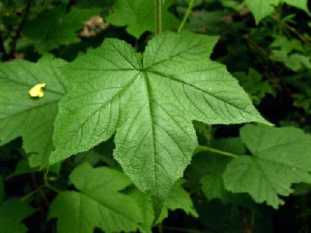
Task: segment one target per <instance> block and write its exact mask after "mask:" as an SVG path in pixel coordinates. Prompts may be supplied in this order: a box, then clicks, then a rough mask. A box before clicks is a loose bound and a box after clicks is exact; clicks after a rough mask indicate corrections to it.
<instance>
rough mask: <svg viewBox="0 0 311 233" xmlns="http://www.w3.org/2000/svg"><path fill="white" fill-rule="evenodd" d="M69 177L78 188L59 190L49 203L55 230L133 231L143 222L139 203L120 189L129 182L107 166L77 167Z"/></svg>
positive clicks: (86, 232)
mask: <svg viewBox="0 0 311 233" xmlns="http://www.w3.org/2000/svg"><path fill="white" fill-rule="evenodd" d="M70 180H71V181H72V183H73V184H74V185H75V187H76V188H77V189H78V190H79V192H77V191H71V192H64V193H60V194H59V195H58V196H57V198H56V199H55V200H54V202H53V203H52V206H51V212H50V217H51V218H58V226H57V227H58V233H68V232H75V233H93V231H94V229H95V227H99V228H100V229H102V230H103V231H105V232H121V231H125V232H129V231H135V230H136V229H137V228H138V224H139V223H140V222H142V216H141V215H140V209H139V206H138V205H137V204H136V202H135V201H134V199H132V198H130V197H129V196H128V195H125V194H122V193H121V192H120V191H122V190H124V189H125V188H127V187H128V186H129V185H130V184H131V182H130V180H129V179H128V178H127V177H126V176H125V175H124V174H122V173H121V172H119V171H116V170H112V169H110V168H104V167H103V168H96V169H94V168H92V167H91V166H90V165H88V164H83V165H81V166H79V167H77V168H76V169H75V170H74V171H73V173H72V174H71V176H70Z"/></svg>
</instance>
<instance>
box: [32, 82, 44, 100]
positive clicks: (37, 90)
mask: <svg viewBox="0 0 311 233" xmlns="http://www.w3.org/2000/svg"><path fill="white" fill-rule="evenodd" d="M45 87H46V83H38V84H36V85H34V86H33V87H32V88H31V89H30V90H29V92H28V94H29V95H30V96H31V97H33V98H42V97H43V96H44V88H45Z"/></svg>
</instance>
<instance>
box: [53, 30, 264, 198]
mask: <svg viewBox="0 0 311 233" xmlns="http://www.w3.org/2000/svg"><path fill="white" fill-rule="evenodd" d="M216 41H217V39H216V38H215V37H208V36H203V35H195V34H192V33H179V34H178V33H163V34H161V35H160V36H158V37H155V38H154V39H153V40H151V41H150V42H149V44H148V46H147V48H146V50H145V52H144V55H143V56H142V55H141V54H138V53H136V52H135V50H134V49H133V48H132V47H131V46H129V45H128V44H127V43H125V42H123V41H120V40H115V39H107V40H106V41H105V42H104V44H103V45H102V47H100V48H98V49H94V50H91V51H89V52H88V53H87V54H86V55H84V56H81V57H79V58H78V59H77V60H75V61H74V62H73V63H71V64H69V65H68V66H66V68H65V70H64V71H65V72H66V74H67V75H68V76H69V77H70V78H71V80H74V81H73V82H75V85H73V86H74V87H73V88H72V89H71V91H70V93H69V94H68V95H67V96H66V97H65V98H64V99H63V101H62V104H61V106H60V112H59V115H58V118H57V120H56V129H55V135H54V142H55V146H56V151H55V152H54V153H53V156H51V160H50V161H51V163H55V162H57V161H61V160H64V159H66V158H68V157H69V156H71V155H73V154H76V153H79V152H83V151H87V150H89V149H90V148H92V147H94V146H95V145H97V144H99V143H101V142H103V141H105V140H108V139H109V138H110V137H112V136H113V135H114V134H115V133H116V136H115V143H116V149H115V151H114V157H115V158H116V159H117V160H118V162H119V163H120V164H121V166H122V168H123V170H124V171H125V173H126V174H127V175H128V176H129V177H130V178H131V179H132V180H133V182H134V183H135V185H137V187H138V188H139V189H140V190H142V191H146V192H150V193H151V194H152V195H154V196H157V197H158V198H160V199H164V198H165V197H166V196H167V195H168V193H169V192H170V189H171V188H172V187H173V185H174V183H175V182H176V181H177V180H178V179H179V178H181V177H182V175H183V171H184V169H185V168H186V167H187V165H188V164H189V163H190V160H191V157H192V153H193V152H194V150H195V148H196V146H197V139H196V135H195V131H194V128H193V125H192V121H193V120H198V121H201V122H205V123H207V124H233V123H243V122H251V121H255V122H263V123H266V121H265V120H264V119H263V118H262V117H261V116H260V114H259V113H258V112H257V110H256V109H255V108H254V106H253V105H252V103H251V101H250V99H249V97H248V96H247V94H246V93H245V92H244V91H243V89H242V88H241V87H240V86H239V84H238V82H237V81H236V80H235V79H234V78H233V77H232V76H231V75H230V74H229V73H228V72H227V70H226V68H225V67H224V66H223V65H221V64H218V63H216V62H213V61H211V60H210V59H209V56H210V54H211V52H212V50H213V47H214V45H215V43H216ZM86 80H87V81H86Z"/></svg>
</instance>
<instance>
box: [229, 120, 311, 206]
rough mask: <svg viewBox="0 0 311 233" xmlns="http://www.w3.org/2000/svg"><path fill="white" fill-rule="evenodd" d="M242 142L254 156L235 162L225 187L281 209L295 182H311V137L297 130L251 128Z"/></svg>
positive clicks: (245, 128) (238, 159) (231, 166)
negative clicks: (280, 206) (283, 198)
mask: <svg viewBox="0 0 311 233" xmlns="http://www.w3.org/2000/svg"><path fill="white" fill-rule="evenodd" d="M241 139H242V141H243V142H244V143H245V145H246V146H247V148H248V149H249V150H250V151H251V152H252V154H253V155H252V156H240V157H238V158H236V159H233V160H232V161H231V162H230V164H229V165H228V167H227V169H226V171H225V173H224V181H225V187H226V188H227V189H228V190H230V191H232V192H234V193H249V194H250V195H251V196H252V197H253V198H254V200H255V201H256V202H258V203H262V202H266V203H267V204H268V205H271V206H273V207H275V208H276V207H278V206H279V205H280V204H282V203H283V201H282V200H281V199H280V198H279V195H280V196H287V195H289V194H290V193H292V192H293V190H292V189H291V185H292V184H293V183H300V182H308V183H310V182H311V175H310V171H311V144H310V140H311V137H310V136H309V135H306V134H304V132H303V131H301V130H299V129H296V128H270V127H263V126H254V125H249V126H246V127H243V128H242V130H241Z"/></svg>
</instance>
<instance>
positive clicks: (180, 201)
mask: <svg viewBox="0 0 311 233" xmlns="http://www.w3.org/2000/svg"><path fill="white" fill-rule="evenodd" d="M163 206H164V208H163V209H162V211H161V214H160V217H159V219H158V220H157V222H158V223H160V222H162V221H163V220H164V219H165V218H167V217H168V211H169V210H170V211H174V210H183V211H184V212H185V213H186V214H188V215H191V216H193V217H198V214H197V212H196V210H195V209H194V206H193V203H192V200H191V197H190V195H189V193H188V192H187V191H186V190H185V189H184V188H183V186H182V185H181V182H177V184H175V185H174V187H173V188H172V189H171V192H170V194H169V195H168V197H167V199H166V200H165V202H164V205H163Z"/></svg>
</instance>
